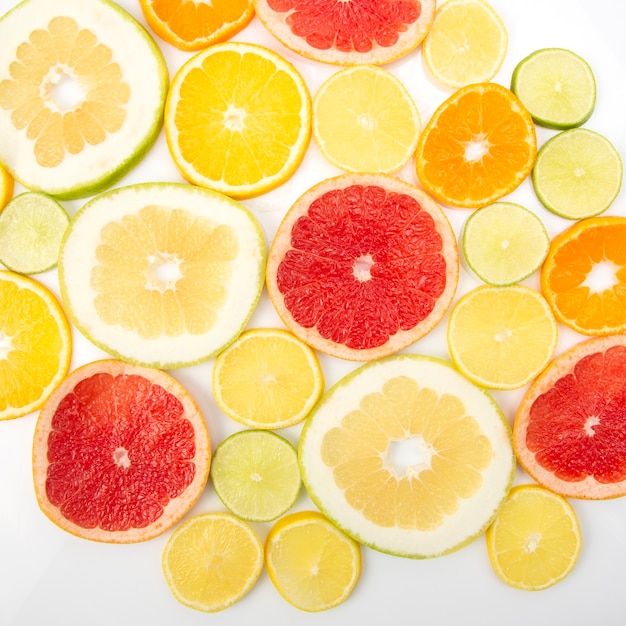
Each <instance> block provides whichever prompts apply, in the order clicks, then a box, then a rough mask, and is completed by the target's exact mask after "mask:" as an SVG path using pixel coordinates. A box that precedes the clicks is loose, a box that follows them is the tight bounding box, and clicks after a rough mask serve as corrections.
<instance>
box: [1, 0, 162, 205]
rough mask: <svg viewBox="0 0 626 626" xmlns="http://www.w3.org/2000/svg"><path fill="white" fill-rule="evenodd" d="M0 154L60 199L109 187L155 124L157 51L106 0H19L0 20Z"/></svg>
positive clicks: (19, 176)
mask: <svg viewBox="0 0 626 626" xmlns="http://www.w3.org/2000/svg"><path fill="white" fill-rule="evenodd" d="M0 41H2V48H1V49H0V162H2V163H4V165H5V166H6V167H7V169H8V170H9V171H10V172H11V173H12V175H13V176H14V177H15V179H16V180H18V181H19V182H20V183H22V184H23V185H24V186H25V187H27V188H28V189H30V190H33V191H42V192H45V193H48V194H51V195H53V196H57V197H59V198H77V197H84V196H88V195H91V194H93V193H95V192H97V191H100V190H102V189H104V188H105V187H107V186H110V185H112V184H113V183H114V182H115V181H117V180H118V179H119V178H121V177H122V175H123V174H125V173H126V172H128V171H129V170H130V169H131V168H132V167H133V166H134V165H135V164H136V163H137V162H138V161H139V160H140V159H141V158H142V157H143V155H144V154H145V153H146V152H147V151H148V149H149V148H150V147H151V145H152V144H153V142H154V141H155V139H156V138H157V136H158V133H159V130H160V128H161V122H162V116H163V106H164V102H165V96H166V92H167V86H168V72H167V66H166V64H165V59H164V58H163V55H162V54H161V52H160V50H159V48H158V46H157V45H156V43H155V42H154V40H153V39H152V38H151V37H150V35H149V34H148V33H147V32H146V30H145V29H144V28H143V27H142V26H141V25H140V24H139V22H137V21H136V20H135V19H134V18H132V17H131V16H130V15H129V14H128V13H127V12H126V11H124V10H123V9H121V8H120V7H119V6H118V5H117V4H115V3H113V2H109V0H93V1H91V2H84V1H83V0H65V1H64V2H63V3H62V5H61V4H59V3H58V2H49V0H26V1H25V2H21V3H20V4H19V5H18V6H16V7H15V8H14V9H13V10H12V11H9V12H7V13H6V14H5V15H4V17H2V18H1V19H0Z"/></svg>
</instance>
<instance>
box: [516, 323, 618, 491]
mask: <svg viewBox="0 0 626 626" xmlns="http://www.w3.org/2000/svg"><path fill="white" fill-rule="evenodd" d="M625 394H626V336H624V335H611V336H608V337H594V338H592V339H587V340H586V341H583V342H581V343H578V344H575V345H574V346H572V347H571V348H569V349H568V350H566V351H565V352H563V353H562V354H561V355H559V356H558V357H557V358H556V359H555V360H554V361H552V362H551V363H550V365H549V366H548V367H547V368H546V369H545V370H544V371H543V372H542V374H541V375H540V376H539V377H538V378H537V380H535V382H534V383H533V384H532V385H531V386H530V388H529V389H528V391H527V392H526V394H525V395H524V397H523V399H522V401H521V403H520V405H519V408H518V411H517V415H516V417H515V425H514V434H515V451H516V454H517V458H518V459H519V462H520V464H521V466H522V467H523V468H524V469H525V470H526V472H527V473H528V474H529V475H530V476H531V477H532V478H534V479H535V480H536V481H537V482H538V483H539V484H541V485H543V486H545V487H547V488H548V489H550V490H551V491H554V492H555V493H558V494H560V495H562V496H566V497H572V498H584V499H595V500H598V499H606V498H616V497H620V496H623V495H626V454H625V453H624V450H625V449H626V421H625V419H624V408H623V407H624V401H623V398H624V395H625Z"/></svg>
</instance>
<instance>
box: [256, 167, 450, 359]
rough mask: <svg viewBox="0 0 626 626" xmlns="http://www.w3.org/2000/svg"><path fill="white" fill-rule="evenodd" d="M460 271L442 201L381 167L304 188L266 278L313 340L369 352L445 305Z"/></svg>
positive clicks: (330, 347)
mask: <svg viewBox="0 0 626 626" xmlns="http://www.w3.org/2000/svg"><path fill="white" fill-rule="evenodd" d="M458 273H459V257H458V249H457V244H456V237H455V235H454V232H453V230H452V228H451V226H450V223H449V221H448V219H447V217H446V215H445V214H444V212H443V210H442V209H441V207H439V205H437V204H436V203H435V202H434V201H433V200H432V199H431V198H430V197H429V196H428V195H426V194H425V193H424V192H423V191H421V190H420V189H418V188H417V187H415V186H413V185H411V184H409V183H405V182H403V181H401V180H399V179H397V178H394V177H391V176H386V175H383V174H379V175H375V174H345V175H343V176H338V177H336V178H330V179H327V180H325V181H322V182H321V183H319V184H317V185H315V186H314V187H312V188H311V189H309V190H308V191H307V192H305V193H304V195H302V196H301V197H300V198H299V199H298V200H297V201H296V203H295V204H294V205H293V206H292V207H291V209H290V210H289V212H288V213H287V215H286V216H285V217H284V219H283V221H282V223H281V224H280V226H279V228H278V231H277V233H276V236H275V238H274V241H273V243H272V247H271V250H270V253H269V256H268V262H267V272H266V283H267V288H268V292H269V295H270V298H271V300H272V302H273V304H274V307H275V308H276V311H277V312H278V314H279V316H280V317H281V319H282V320H283V322H284V324H285V325H286V326H287V327H288V328H289V329H290V330H291V331H292V332H293V333H294V334H295V335H297V336H298V337H300V338H301V339H302V340H304V341H305V342H306V343H308V344H309V345H310V346H312V347H314V348H316V349H318V350H320V351H322V352H326V353H328V354H331V355H333V356H336V357H338V358H342V359H349V360H355V361H366V360H369V359H374V358H378V357H380V356H383V355H387V354H391V353H393V352H397V351H398V350H401V349H402V348H405V347H406V346H408V345H410V344H412V343H414V342H416V341H417V340H418V339H420V338H422V337H423V336H424V335H426V334H427V333H428V332H429V331H430V330H432V329H433V328H434V327H435V326H436V325H437V324H438V323H439V321H440V320H441V319H442V317H443V316H444V314H445V313H446V311H447V309H448V307H449V306H450V303H451V301H452V298H453V296H454V293H455V290H456V286H457V281H458Z"/></svg>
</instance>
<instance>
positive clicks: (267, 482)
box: [210, 430, 302, 522]
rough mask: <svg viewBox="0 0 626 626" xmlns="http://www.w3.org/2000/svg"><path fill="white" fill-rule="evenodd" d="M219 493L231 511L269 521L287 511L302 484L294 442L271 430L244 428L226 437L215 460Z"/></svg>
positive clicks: (249, 518)
mask: <svg viewBox="0 0 626 626" xmlns="http://www.w3.org/2000/svg"><path fill="white" fill-rule="evenodd" d="M210 476H211V481H212V483H213V488H214V489H215V493H217V495H218V497H219V499H220V500H221V501H222V503H223V504H224V506H226V507H227V508H228V509H229V510H230V511H231V513H234V514H235V515H237V516H238V517H239V518H241V519H244V520H247V521H249V522H269V521H271V520H274V519H277V518H278V517H280V516H281V515H283V513H286V512H287V511H288V510H289V509H290V508H291V507H292V506H293V505H294V503H295V501H296V500H297V498H298V494H299V492H300V486H301V482H302V481H301V478H300V469H299V467H298V454H297V452H296V449H295V448H294V447H293V445H292V444H291V443H290V442H289V441H287V440H286V439H284V438H283V437H281V436H280V435H277V434H276V433H272V432H269V431H267V430H242V431H239V432H237V433H235V434H234V435H231V436H230V437H228V438H226V439H224V441H222V443H220V445H219V446H218V447H217V449H216V450H215V454H214V455H213V460H212V462H211V474H210Z"/></svg>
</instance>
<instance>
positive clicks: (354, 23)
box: [254, 0, 436, 65]
mask: <svg viewBox="0 0 626 626" xmlns="http://www.w3.org/2000/svg"><path fill="white" fill-rule="evenodd" d="M435 4H436V3H435V0H343V1H342V2H337V0H317V1H316V2H303V1H302V0H254V8H255V11H256V14H257V15H258V17H259V19H260V20H261V22H262V23H263V25H264V26H265V27H266V28H267V30H268V31H269V32H270V33H271V34H272V35H273V36H274V37H276V39H278V41H280V42H281V43H282V44H283V45H285V46H287V47H288V48H290V49H291V50H293V51H294V52H297V53H298V54H301V55H302V56H304V57H307V58H309V59H314V60H316V61H321V62H323V63H335V64H338V65H355V64H358V63H372V64H383V63H389V62H390V61H394V60H396V59H399V58H400V57H402V56H404V55H406V54H408V53H409V52H411V51H412V50H414V49H415V48H417V46H418V45H419V44H420V43H421V42H422V40H423V39H424V37H425V36H426V34H427V32H428V30H429V29H430V26H431V24H432V23H433V21H434V19H435Z"/></svg>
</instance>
